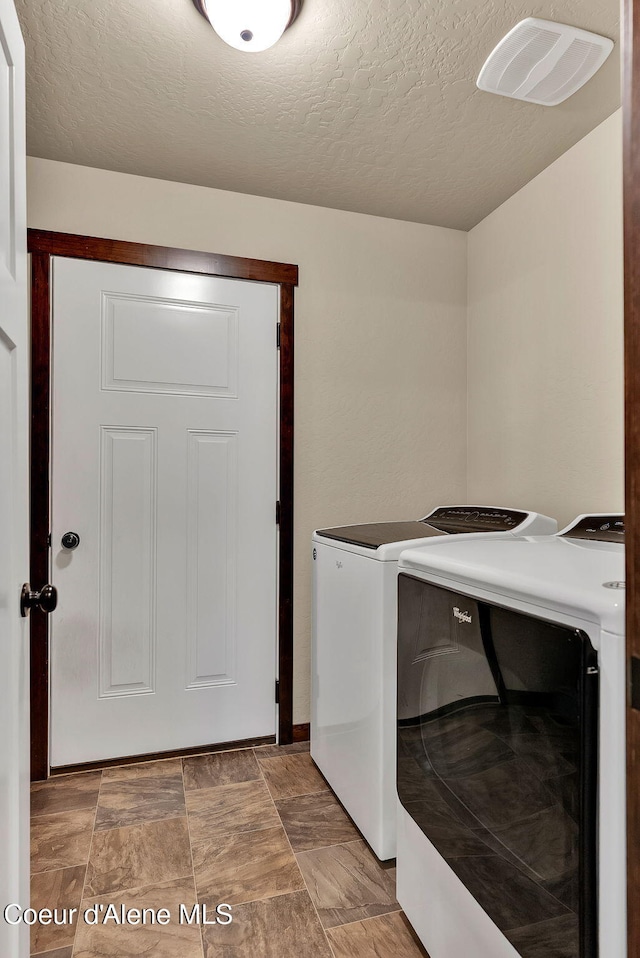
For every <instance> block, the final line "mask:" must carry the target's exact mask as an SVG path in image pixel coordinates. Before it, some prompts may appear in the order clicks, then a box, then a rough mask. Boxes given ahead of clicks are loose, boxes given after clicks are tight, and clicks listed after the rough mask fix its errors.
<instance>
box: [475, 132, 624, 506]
mask: <svg viewBox="0 0 640 958" xmlns="http://www.w3.org/2000/svg"><path fill="white" fill-rule="evenodd" d="M468 264H469V272H468V327H469V328H468V362H469V373H468V429H469V443H468V496H469V498H470V499H474V500H478V501H482V502H483V503H485V504H486V503H488V502H500V503H513V504H514V505H523V504H524V505H526V506H527V507H528V508H531V509H536V510H538V511H541V512H547V513H548V514H549V515H552V516H555V517H557V518H558V519H559V521H560V522H562V523H564V522H566V521H568V520H569V519H571V518H572V517H573V516H574V515H576V514H577V513H579V512H590V511H597V510H600V509H603V510H622V509H623V508H624V506H623V368H622V361H623V340H622V322H623V311H622V309H623V308H622V278H623V276H622V131H621V117H620V114H619V113H617V114H614V115H613V116H611V117H609V119H608V120H606V121H605V122H604V123H603V124H601V125H600V126H599V127H597V128H596V129H595V130H594V131H593V132H592V133H590V134H589V135H588V136H587V137H585V139H583V140H581V141H580V142H579V143H578V144H577V145H576V146H574V147H573V148H572V149H571V150H569V151H568V152H567V153H565V154H564V155H563V156H561V157H560V159H558V160H556V162H555V163H553V164H552V165H551V166H550V167H548V168H547V169H546V170H545V171H544V172H543V173H541V174H540V175H539V176H538V177H536V178H535V179H534V180H532V181H531V182H530V183H528V184H527V185H526V186H525V187H524V188H523V189H522V190H520V191H519V192H518V193H516V194H515V195H514V196H513V197H511V199H509V200H508V201H507V202H506V203H504V204H503V205H502V206H500V207H499V208H498V209H497V210H495V211H494V212H493V213H492V214H491V215H490V216H488V217H487V218H486V219H485V220H483V221H482V222H481V223H480V224H478V226H476V227H475V228H474V229H473V230H472V231H471V232H470V233H469V246H468Z"/></svg>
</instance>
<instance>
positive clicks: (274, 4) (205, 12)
mask: <svg viewBox="0 0 640 958" xmlns="http://www.w3.org/2000/svg"><path fill="white" fill-rule="evenodd" d="M193 2H194V4H195V7H196V9H197V10H198V11H199V12H200V13H201V14H202V16H203V17H205V19H206V20H208V21H209V23H210V24H211V26H212V27H213V29H214V30H215V31H216V33H217V34H218V36H219V37H220V39H221V40H224V42H225V43H228V44H229V46H231V47H235V49H236V50H243V51H246V52H247V53H260V52H261V51H262V50H268V49H269V47H272V46H273V45H274V43H277V42H278V40H279V39H280V37H281V36H282V34H283V33H284V31H285V30H286V29H287V27H290V26H291V24H292V23H293V21H294V20H295V19H296V17H297V16H298V14H299V13H300V8H301V6H302V0H193Z"/></svg>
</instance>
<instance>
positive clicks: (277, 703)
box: [276, 679, 280, 705]
mask: <svg viewBox="0 0 640 958" xmlns="http://www.w3.org/2000/svg"><path fill="white" fill-rule="evenodd" d="M279 704H280V682H279V681H278V679H276V705H279Z"/></svg>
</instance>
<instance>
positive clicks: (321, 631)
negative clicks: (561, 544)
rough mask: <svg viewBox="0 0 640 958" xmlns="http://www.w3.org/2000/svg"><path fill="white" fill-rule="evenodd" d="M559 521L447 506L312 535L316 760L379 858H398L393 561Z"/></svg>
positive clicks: (537, 530) (542, 529)
mask: <svg viewBox="0 0 640 958" xmlns="http://www.w3.org/2000/svg"><path fill="white" fill-rule="evenodd" d="M556 529H557V523H556V522H555V520H554V519H550V518H548V517H547V516H541V515H538V514H537V513H532V512H524V511H520V510H514V509H505V508H500V507H496V508H493V507H487V506H444V507H438V508H437V509H434V510H433V512H431V513H429V515H428V516H426V517H425V518H424V519H420V520H414V521H409V522H383V523H368V524H365V525H358V526H344V527H340V528H337V529H322V530H319V531H317V532H315V533H314V536H313V544H312V548H313V572H314V575H313V581H314V597H313V647H312V661H313V680H312V682H313V684H312V704H311V756H312V758H313V760H314V761H315V762H316V764H317V765H318V767H319V768H320V770H321V771H322V773H323V774H324V776H325V778H326V779H327V781H328V782H329V784H330V785H331V787H332V788H333V790H334V791H335V793H336V794H337V796H338V798H339V799H340V801H341V802H342V804H343V805H344V807H345V808H346V810H347V811H348V812H349V814H350V815H351V817H352V818H353V820H354V821H355V823H356V825H357V826H358V828H359V829H360V831H361V832H362V834H363V835H364V837H365V838H366V840H367V841H368V843H369V845H370V846H371V848H372V849H373V850H374V852H375V854H376V855H377V856H378V858H380V859H381V860H385V859H389V858H393V857H395V854H396V792H395V758H396V742H395V695H396V671H395V667H396V619H397V567H398V557H399V556H400V553H401V552H402V551H403V550H405V549H407V548H408V547H410V546H420V545H423V546H425V545H427V544H429V543H435V542H439V541H442V538H443V537H449V536H455V537H456V539H466V538H470V537H473V538H476V537H477V536H479V535H483V536H484V535H489V536H491V537H505V536H506V537H512V536H514V535H524V534H527V533H531V534H532V535H536V534H540V535H542V534H545V533H552V532H555V531H556Z"/></svg>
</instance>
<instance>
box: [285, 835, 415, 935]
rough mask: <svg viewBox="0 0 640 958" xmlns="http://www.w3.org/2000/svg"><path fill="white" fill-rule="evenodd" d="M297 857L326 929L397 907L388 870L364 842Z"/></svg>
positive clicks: (324, 849)
mask: <svg viewBox="0 0 640 958" xmlns="http://www.w3.org/2000/svg"><path fill="white" fill-rule="evenodd" d="M296 857H297V859H298V864H299V865H300V868H301V870H302V874H303V875H304V880H305V882H306V885H307V888H308V889H309V894H310V895H311V898H312V900H313V903H314V905H315V906H316V908H317V909H318V914H319V916H320V919H321V921H322V923H323V925H324V926H325V928H332V927H335V926H336V925H344V924H347V923H348V922H353V921H361V920H362V919H364V918H373V917H375V916H376V915H384V914H387V913H388V912H392V911H399V910H400V905H399V904H398V902H397V901H396V898H395V883H394V881H393V878H392V877H391V875H390V873H389V871H390V870H388V869H385V868H383V867H381V865H380V864H379V862H378V861H377V860H376V859H375V858H374V856H373V854H372V853H371V852H370V851H369V849H368V848H367V846H366V844H365V843H364V842H363V841H357V842H350V843H349V844H348V845H332V846H330V847H329V848H319V849H316V850H315V851H311V852H301V853H300V854H298V855H297V856H296Z"/></svg>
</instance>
